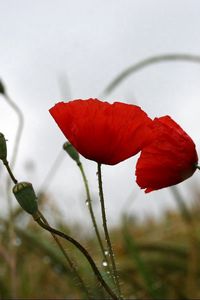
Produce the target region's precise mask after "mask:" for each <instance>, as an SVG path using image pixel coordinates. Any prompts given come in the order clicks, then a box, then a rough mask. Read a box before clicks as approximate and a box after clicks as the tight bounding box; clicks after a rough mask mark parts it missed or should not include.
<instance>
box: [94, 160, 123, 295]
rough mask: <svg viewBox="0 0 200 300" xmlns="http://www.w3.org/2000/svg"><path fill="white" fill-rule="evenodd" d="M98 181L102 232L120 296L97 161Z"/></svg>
mask: <svg viewBox="0 0 200 300" xmlns="http://www.w3.org/2000/svg"><path fill="white" fill-rule="evenodd" d="M97 168H98V172H97V174H98V183H99V197H100V202H101V213H102V221H103V228H104V234H105V239H106V243H107V246H108V250H109V253H110V259H111V264H112V269H113V272H112V273H113V274H112V275H113V277H114V278H113V279H114V282H115V285H116V288H117V293H118V295H119V297H121V289H120V284H119V280H118V273H117V268H116V264H115V258H114V253H113V249H112V244H111V240H110V236H109V233H108V228H107V220H106V209H105V203H104V195H103V184H102V174H101V164H100V163H98V167H97Z"/></svg>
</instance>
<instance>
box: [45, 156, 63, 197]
mask: <svg viewBox="0 0 200 300" xmlns="http://www.w3.org/2000/svg"><path fill="white" fill-rule="evenodd" d="M63 158H64V156H63V151H60V152H59V153H58V156H57V157H56V159H55V161H54V162H53V164H52V165H51V167H50V169H49V171H48V172H47V174H46V176H45V178H44V179H43V182H42V184H41V186H40V187H39V193H41V192H42V191H43V190H44V189H45V191H46V190H47V188H48V187H49V185H50V183H51V181H52V179H53V177H54V176H55V174H56V172H57V170H58V168H59V167H60V165H61V163H62V160H63Z"/></svg>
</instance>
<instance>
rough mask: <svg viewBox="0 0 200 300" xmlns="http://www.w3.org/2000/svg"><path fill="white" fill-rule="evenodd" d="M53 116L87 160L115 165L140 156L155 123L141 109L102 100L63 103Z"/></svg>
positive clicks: (54, 111) (54, 110)
mask: <svg viewBox="0 0 200 300" xmlns="http://www.w3.org/2000/svg"><path fill="white" fill-rule="evenodd" d="M49 111H50V114H51V115H52V117H53V118H54V120H55V121H56V123H57V124H58V126H59V127H60V129H61V130H62V132H63V133H64V135H65V137H66V138H67V139H68V140H69V142H70V143H71V144H72V145H73V146H74V147H75V148H76V150H77V151H78V152H79V153H80V154H82V155H83V156H84V157H86V158H88V159H91V160H94V161H96V162H98V163H102V164H108V165H114V164H117V163H119V162H121V161H123V160H125V159H127V158H129V157H131V156H133V155H135V154H136V153H138V152H139V151H140V150H141V149H142V148H143V147H144V146H145V145H146V144H147V143H148V140H149V132H150V129H149V128H148V125H149V124H150V123H151V122H152V120H151V119H150V118H149V117H148V116H147V114H146V113H145V112H144V111H143V110H142V109H141V108H140V107H138V106H136V105H131V104H125V103H121V102H115V103H113V104H110V103H108V102H103V101H100V100H98V99H88V100H73V101H70V102H67V103H64V102H59V103H57V104H56V105H55V106H54V107H52V108H51V109H50V110H49Z"/></svg>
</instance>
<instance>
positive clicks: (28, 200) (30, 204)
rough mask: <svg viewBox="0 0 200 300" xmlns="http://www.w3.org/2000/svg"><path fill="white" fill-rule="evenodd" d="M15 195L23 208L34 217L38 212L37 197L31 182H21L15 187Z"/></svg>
mask: <svg viewBox="0 0 200 300" xmlns="http://www.w3.org/2000/svg"><path fill="white" fill-rule="evenodd" d="M13 194H14V195H15V198H16V199H17V201H18V203H19V204H20V205H21V207H22V208H23V209H24V210H25V211H26V212H27V213H29V214H31V215H33V214H35V213H36V212H37V211H38V205H37V201H36V200H37V197H36V195H35V191H34V189H33V186H32V184H31V183H29V182H19V183H17V184H16V185H15V186H14V187H13Z"/></svg>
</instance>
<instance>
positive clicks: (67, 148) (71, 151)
mask: <svg viewBox="0 0 200 300" xmlns="http://www.w3.org/2000/svg"><path fill="white" fill-rule="evenodd" d="M63 149H64V150H65V151H66V152H67V153H68V154H69V156H70V157H71V158H72V159H73V160H75V161H76V162H77V163H80V159H79V153H78V151H77V150H76V149H75V148H74V147H73V146H72V144H70V143H69V142H66V143H64V145H63Z"/></svg>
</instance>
